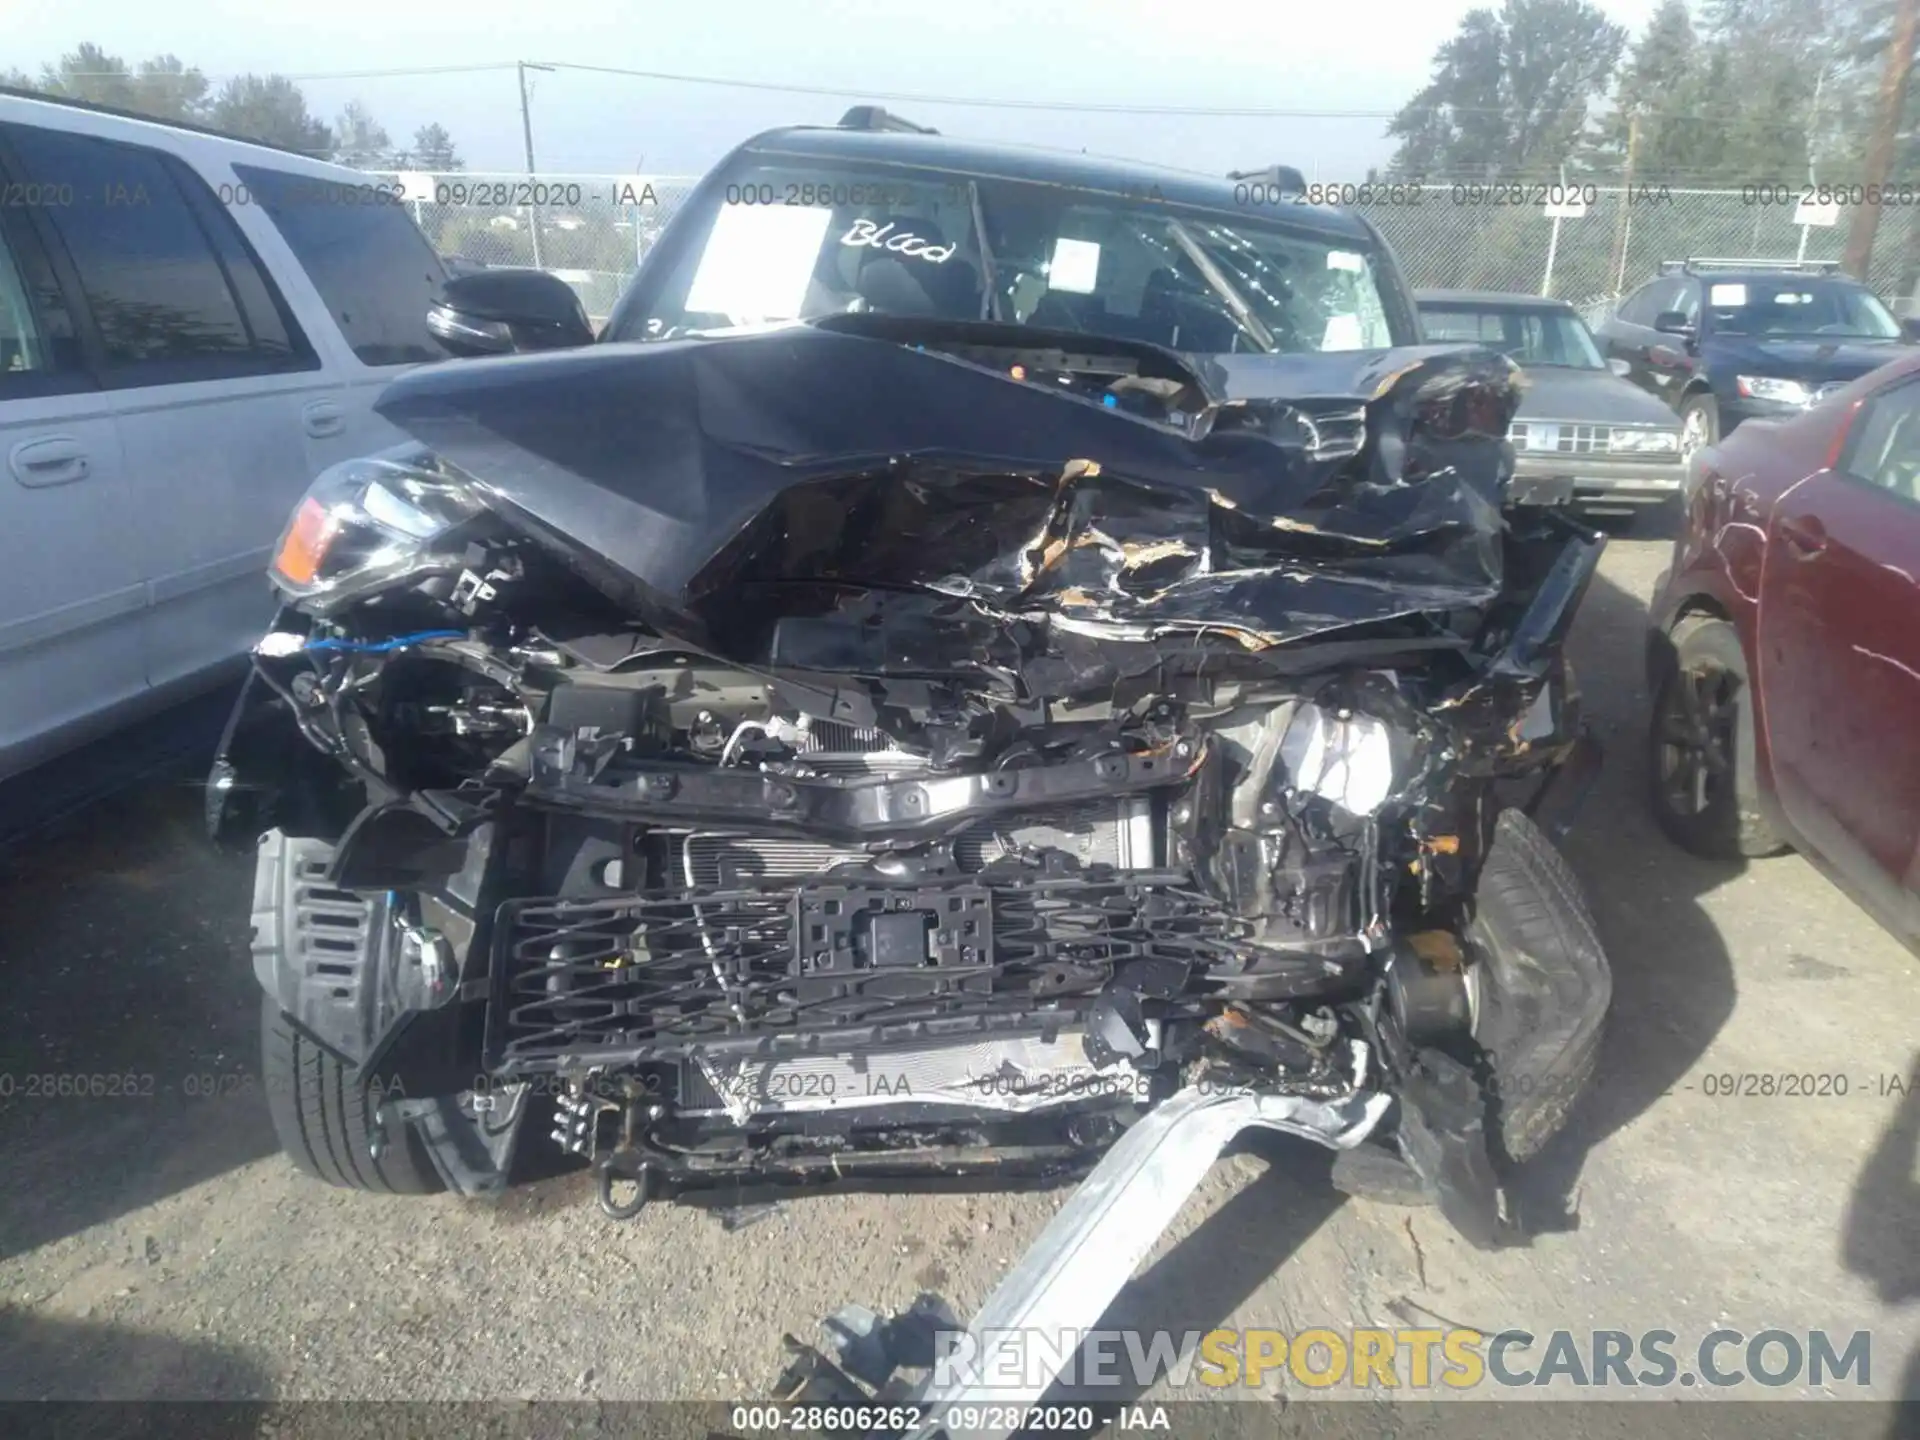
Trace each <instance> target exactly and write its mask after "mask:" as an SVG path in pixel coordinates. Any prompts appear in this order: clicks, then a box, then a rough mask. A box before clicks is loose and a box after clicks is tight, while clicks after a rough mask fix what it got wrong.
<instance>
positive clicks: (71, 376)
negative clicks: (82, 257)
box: [0, 177, 96, 399]
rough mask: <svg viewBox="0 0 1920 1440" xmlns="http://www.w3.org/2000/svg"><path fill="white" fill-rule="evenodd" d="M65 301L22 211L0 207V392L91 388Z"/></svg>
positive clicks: (28, 393)
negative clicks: (1, 208) (0, 208)
mask: <svg viewBox="0 0 1920 1440" xmlns="http://www.w3.org/2000/svg"><path fill="white" fill-rule="evenodd" d="M0 178H4V177H0ZM67 304H68V302H67V295H66V293H65V292H64V291H63V290H62V289H61V288H60V285H59V282H58V281H57V280H56V279H55V278H54V275H53V270H52V267H51V266H49V265H48V263H47V256H46V252H45V251H44V250H43V249H42V248H41V246H40V243H39V241H37V240H36V239H35V238H34V236H33V233H32V229H31V227H30V226H29V225H28V223H27V218H26V212H25V211H23V210H19V209H14V210H0V397H6V398H15V399H24V398H27V397H29V396H33V395H58V394H64V393H67V392H70V391H74V390H91V389H94V388H96V386H95V383H94V380H93V377H92V376H91V375H89V374H88V373H87V371H86V361H85V357H84V356H83V354H82V353H81V349H80V339H79V334H78V332H77V331H76V329H75V327H74V319H73V314H72V312H71V311H70V310H69V309H68V308H67Z"/></svg>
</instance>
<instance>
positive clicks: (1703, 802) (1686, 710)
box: [1655, 665, 1740, 816]
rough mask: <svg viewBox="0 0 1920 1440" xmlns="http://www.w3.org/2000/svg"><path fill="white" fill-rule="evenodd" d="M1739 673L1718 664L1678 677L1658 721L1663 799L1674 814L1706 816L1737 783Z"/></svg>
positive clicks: (1671, 686)
mask: <svg viewBox="0 0 1920 1440" xmlns="http://www.w3.org/2000/svg"><path fill="white" fill-rule="evenodd" d="M1739 709H1740V677H1739V676H1737V675H1735V674H1734V673H1733V672H1732V671H1731V670H1726V669H1723V668H1721V667H1720V666H1718V665H1703V666H1696V667H1694V668H1693V669H1689V670H1683V671H1681V672H1680V673H1679V674H1678V675H1676V676H1674V680H1673V684H1672V685H1670V686H1668V687H1667V692H1666V702H1665V705H1664V707H1663V708H1662V710H1661V713H1660V715H1659V717H1658V720H1657V722H1656V726H1657V728H1656V730H1655V736H1656V738H1657V740H1658V741H1659V754H1658V765H1659V774H1658V776H1657V779H1658V782H1659V787H1660V796H1661V799H1662V800H1663V801H1664V802H1665V804H1666V805H1667V807H1668V809H1669V810H1670V811H1671V812H1672V813H1673V814H1675V815H1683V816H1691V815H1704V814H1705V813H1707V811H1708V810H1709V809H1711V808H1712V807H1713V805H1714V803H1715V802H1716V801H1717V800H1719V799H1720V798H1721V797H1722V796H1724V795H1727V794H1729V793H1730V792H1731V787H1732V785H1733V741H1734V727H1735V725H1736V723H1737V721H1738V718H1739Z"/></svg>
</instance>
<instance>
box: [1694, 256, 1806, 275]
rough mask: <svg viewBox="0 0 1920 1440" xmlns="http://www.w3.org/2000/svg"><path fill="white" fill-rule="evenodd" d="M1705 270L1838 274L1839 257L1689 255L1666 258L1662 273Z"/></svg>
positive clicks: (1697, 272) (1696, 272) (1695, 273)
mask: <svg viewBox="0 0 1920 1440" xmlns="http://www.w3.org/2000/svg"><path fill="white" fill-rule="evenodd" d="M1703 270H1784V271H1788V272H1802V273H1806V274H1812V275H1838V274H1839V273H1840V262H1839V261H1838V260H1766V259H1760V258H1758V257H1748V256H1742V255H1689V256H1688V257H1687V258H1686V259H1684V260H1662V261H1661V262H1660V273H1661V274H1662V275H1677V274H1681V273H1685V274H1688V275H1697V274H1699V273H1700V272H1701V271H1703Z"/></svg>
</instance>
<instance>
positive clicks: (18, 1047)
mask: <svg viewBox="0 0 1920 1440" xmlns="http://www.w3.org/2000/svg"><path fill="white" fill-rule="evenodd" d="M199 816H200V792H199V788H198V786H197V784H190V783H186V782H183V781H180V780H170V779H162V780H155V781H150V782H148V783H146V784H144V785H142V786H141V787H140V788H138V789H135V790H132V791H129V792H126V793H123V794H120V795H117V796H115V797H113V798H111V799H109V800H106V801H103V802H100V803H99V804H97V805H94V806H92V807H90V808H89V809H87V810H86V811H84V812H83V813H80V814H77V815H74V816H72V817H70V818H69V819H67V820H65V821H63V822H61V823H60V824H58V825H56V826H54V827H52V828H50V829H48V830H45V831H42V832H40V833H39V834H37V835H36V836H35V837H34V838H33V839H32V840H30V841H29V842H27V843H26V844H24V845H21V846H17V847H15V848H13V849H12V850H10V851H8V852H7V853H6V854H5V856H4V858H3V859H0V985H4V987H5V994H6V996H7V1003H6V1004H5V1005H4V1006H0V1154H4V1155H5V1156H6V1162H7V1163H6V1164H5V1166H4V1167H0V1255H11V1254H20V1253H22V1252H25V1251H28V1250H32V1249H35V1248H37V1247H39V1246H41V1245H45V1244H48V1243H50V1242H52V1241H55V1240H58V1239H61V1238H63V1237H65V1236H67V1235H72V1234H74V1233H76V1232H78V1231H81V1230H84V1229H86V1228H87V1227H89V1226H92V1225H98V1224H101V1223H104V1222H107V1221H111V1220H114V1219H117V1218H119V1217H120V1216H123V1215H127V1214H129V1213H131V1212H133V1211H136V1210H138V1209H140V1208H141V1207H142V1206H145V1205H149V1204H152V1203H154V1202H155V1201H158V1200H162V1199H165V1198H166V1197H167V1196H169V1195H173V1194H176V1193H178V1192H180V1191H182V1190H185V1189H187V1188H189V1187H191V1186H194V1185H197V1184H200V1183H201V1182H203V1181H206V1180H209V1179H212V1178H213V1177H215V1176H217V1175H221V1174H224V1173H226V1172H227V1171H229V1170H232V1169H234V1168H235V1167H236V1166H239V1165H243V1164H245V1163H247V1162H248V1161H251V1160H255V1159H259V1158H260V1157H262V1156H265V1155H268V1154H271V1153H273V1151H274V1150H275V1148H276V1146H275V1142H274V1138H273V1131H272V1125H271V1123H270V1122H269V1120H268V1118H267V1109H266V1103H265V1100H264V1097H263V1096H262V1095H261V1094H260V1091H259V1079H258V1076H259V1071H258V1058H259V1057H258V1051H259V1008H258V1001H257V999H256V994H255V986H254V981H253V975H252V968H251V962H250V960H249V957H248V950H247V943H248V939H249V933H250V932H249V928H248V918H247V911H248V905H249V899H250V896H251V891H252V867H251V866H250V865H248V864H246V863H245V862H244V861H241V862H236V861H235V860H233V859H231V858H229V857H223V856H219V855H216V854H215V853H214V852H213V851H212V850H211V848H210V847H209V846H208V845H207V844H206V842H205V840H204V839H203V837H202V834H201V830H200V822H199Z"/></svg>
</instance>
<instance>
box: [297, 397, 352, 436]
mask: <svg viewBox="0 0 1920 1440" xmlns="http://www.w3.org/2000/svg"><path fill="white" fill-rule="evenodd" d="M300 423H301V424H302V425H303V426H305V427H306V431H307V434H309V435H311V436H313V438H314V439H316V440H324V439H326V438H327V437H328V436H329V435H338V434H339V433H340V432H341V431H343V430H345V429H346V428H347V412H346V411H344V410H342V409H341V408H340V407H339V406H338V405H336V404H334V403H333V402H332V401H331V400H316V401H314V402H313V403H312V404H311V405H309V406H307V408H306V409H304V410H302V411H301V412H300Z"/></svg>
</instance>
